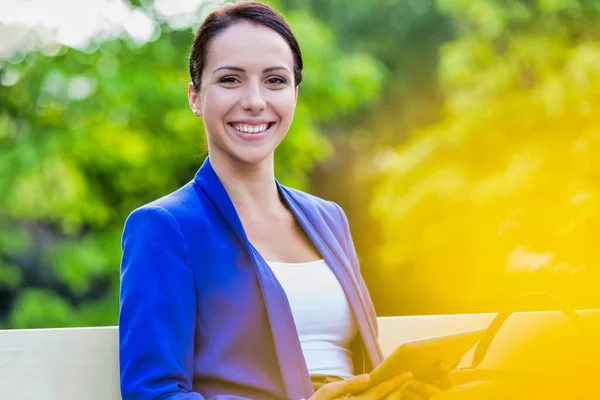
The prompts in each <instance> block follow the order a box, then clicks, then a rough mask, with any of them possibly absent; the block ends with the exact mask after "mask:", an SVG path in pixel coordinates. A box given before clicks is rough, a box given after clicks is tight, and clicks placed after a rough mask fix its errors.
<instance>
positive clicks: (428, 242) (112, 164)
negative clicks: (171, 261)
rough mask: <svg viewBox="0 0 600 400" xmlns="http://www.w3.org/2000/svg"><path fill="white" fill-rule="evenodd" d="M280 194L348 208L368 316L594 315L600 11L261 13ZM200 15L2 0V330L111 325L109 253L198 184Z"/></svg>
mask: <svg viewBox="0 0 600 400" xmlns="http://www.w3.org/2000/svg"><path fill="white" fill-rule="evenodd" d="M269 3H270V4H272V5H273V6H274V7H276V9H277V10H279V11H281V12H282V13H283V14H284V15H285V16H286V18H287V19H288V21H289V23H290V25H291V26H292V29H293V30H294V32H295V33H296V35H297V37H298V39H299V42H300V44H301V47H302V51H303V53H304V57H305V66H306V69H305V72H304V77H305V78H304V79H305V81H304V82H303V83H302V84H301V86H300V99H299V104H298V107H297V112H296V118H295V121H294V124H293V127H292V129H291V130H290V132H289V134H288V136H287V138H286V140H285V141H284V142H283V144H282V145H281V146H280V148H279V149H278V152H277V154H276V162H277V167H276V171H277V176H278V179H279V180H280V181H281V182H282V183H284V184H286V185H289V186H293V187H296V188H300V189H304V190H307V191H309V192H312V193H314V194H316V195H318V196H321V197H324V198H326V199H329V200H333V201H335V202H337V203H339V204H340V205H341V206H342V207H343V208H344V209H345V211H346V213H347V214H348V218H349V220H350V224H351V230H352V234H353V238H354V242H355V245H356V248H357V252H358V254H359V258H360V262H361V267H362V272H363V275H364V278H365V280H366V282H367V285H368V287H369V289H370V291H371V294H372V297H373V300H374V302H375V306H376V308H377V311H378V314H379V315H410V314H443V313H473V312H492V311H498V310H499V308H500V307H502V306H503V305H504V304H506V303H507V301H509V300H511V299H512V298H514V297H515V296H517V295H519V294H521V293H525V292H532V291H547V292H552V293H555V294H557V295H559V296H562V297H563V298H565V299H567V300H568V301H569V302H571V303H572V304H573V305H574V306H575V307H577V308H580V309H585V308H599V307H600V264H599V262H600V243H598V239H599V238H600V235H599V227H600V111H599V109H598V106H599V105H600V1H597V0H352V1H348V0H326V1H323V0H273V1H270V2H269ZM218 4H219V2H214V1H208V0H204V1H202V0H188V1H184V0H139V1H133V0H131V1H126V0H86V1H76V0H73V1H67V0H64V1H49V0H28V1H27V0H2V2H0V328H42V327H67V326H100V325H116V324H117V316H118V290H119V263H120V257H121V248H120V237H121V232H122V228H123V223H124V221H125V219H126V217H127V216H128V214H129V213H130V212H131V211H132V210H133V209H134V208H136V207H139V206H141V205H142V204H144V203H147V202H149V201H152V200H154V199H156V198H158V197H160V196H163V195H165V194H167V193H169V192H171V191H173V190H175V189H176V188H178V187H179V186H181V185H183V184H185V183H186V182H188V181H189V180H190V179H192V178H193V175H194V173H195V172H196V170H197V169H198V167H199V166H200V164H201V162H202V160H203V157H204V148H205V142H204V130H203V126H202V123H201V121H200V120H199V119H196V118H194V116H193V115H192V113H191V111H190V110H189V107H188V105H187V97H186V90H187V83H188V81H189V77H188V70H187V68H188V64H187V57H188V52H189V48H190V45H191V43H192V39H193V34H194V32H195V30H196V29H197V27H198V25H199V24H200V22H201V21H202V19H203V18H204V17H205V16H206V15H207V14H208V13H209V12H210V11H212V10H213V9H214V8H215V7H217V6H218Z"/></svg>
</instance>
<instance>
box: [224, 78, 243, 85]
mask: <svg viewBox="0 0 600 400" xmlns="http://www.w3.org/2000/svg"><path fill="white" fill-rule="evenodd" d="M238 82H239V79H238V78H236V77H235V76H224V77H223V78H221V79H219V83H222V84H225V85H234V84H236V83H238Z"/></svg>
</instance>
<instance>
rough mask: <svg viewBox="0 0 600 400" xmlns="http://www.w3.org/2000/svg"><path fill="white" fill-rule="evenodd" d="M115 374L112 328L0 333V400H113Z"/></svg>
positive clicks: (420, 331)
mask: <svg viewBox="0 0 600 400" xmlns="http://www.w3.org/2000/svg"><path fill="white" fill-rule="evenodd" d="M594 313H598V314H600V312H596V311H594ZM519 314H520V315H515V317H524V318H530V316H531V314H536V315H547V314H551V315H554V316H556V315H557V313H519ZM494 316H495V314H458V315H432V316H406V317H380V318H378V324H379V339H380V344H381V347H382V349H383V352H384V354H385V355H389V354H390V352H391V351H393V350H394V349H395V348H396V346H398V345H399V344H400V343H403V342H405V341H409V340H414V339H419V338H424V337H432V336H439V335H445V334H450V333H457V332H463V331H468V330H473V329H481V328H486V327H487V326H488V325H489V323H490V322H491V320H492V319H493V318H494ZM118 371H119V364H118V330H117V327H94V328H62V329H24V330H0V399H2V400H117V399H120V393H119V372H118Z"/></svg>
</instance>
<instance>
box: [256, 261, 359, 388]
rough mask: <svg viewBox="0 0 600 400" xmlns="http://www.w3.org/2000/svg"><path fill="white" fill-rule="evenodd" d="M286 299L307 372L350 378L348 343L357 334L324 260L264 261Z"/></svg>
mask: <svg viewBox="0 0 600 400" xmlns="http://www.w3.org/2000/svg"><path fill="white" fill-rule="evenodd" d="M267 264H268V265H269V267H271V270H272V271H273V273H274V274H275V277H276V278H277V280H279V283H280V284H281V286H282V287H283V290H284V291H285V294H286V296H287V299H288V302H289V303H290V308H291V310H292V316H293V317H294V323H295V324H296V329H297V330H298V336H299V337H300V345H301V347H302V353H303V354H304V359H305V360H306V365H307V367H308V372H309V373H310V374H311V375H312V374H325V375H334V376H339V377H343V378H347V377H351V376H352V375H353V374H354V369H353V364H352V352H351V351H350V342H352V340H353V339H354V337H355V336H356V333H357V327H356V322H355V320H354V316H353V315H352V311H351V310H350V306H349V304H348V300H347V299H346V295H345V294H344V291H343V289H342V286H341V285H340V283H339V282H338V280H337V278H336V277H335V275H334V274H333V271H331V268H329V265H327V263H326V262H325V260H317V261H311V262H305V263H281V262H272V261H268V262H267Z"/></svg>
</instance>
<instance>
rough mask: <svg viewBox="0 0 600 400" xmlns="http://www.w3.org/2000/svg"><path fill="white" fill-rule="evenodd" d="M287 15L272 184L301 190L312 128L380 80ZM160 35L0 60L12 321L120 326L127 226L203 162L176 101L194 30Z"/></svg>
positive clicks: (193, 122)
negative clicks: (282, 123) (295, 42)
mask: <svg viewBox="0 0 600 400" xmlns="http://www.w3.org/2000/svg"><path fill="white" fill-rule="evenodd" d="M134 3H135V4H134V5H136V6H142V7H148V6H147V5H146V3H147V2H144V1H142V2H134ZM289 21H290V23H291V25H292V26H293V28H294V29H295V30H296V32H297V35H298V38H299V41H300V44H301V46H302V48H303V51H304V54H305V56H306V64H307V69H306V72H305V77H306V83H304V84H302V85H301V87H300V97H299V102H298V106H297V111H296V118H295V120H294V124H293V127H292V129H291V130H290V132H289V134H288V137H287V138H286V140H284V142H283V143H282V145H281V146H280V149H279V150H278V152H277V154H276V162H277V164H278V166H277V171H278V178H279V179H280V181H282V182H283V183H285V184H289V185H292V186H296V187H300V188H301V187H304V186H305V185H306V175H307V171H308V170H309V169H310V168H311V167H312V166H313V165H314V164H315V162H317V161H318V160H321V159H323V158H324V157H325V156H327V155H328V154H329V153H330V145H329V142H328V140H327V139H326V138H325V136H324V135H323V132H322V131H321V130H320V128H319V126H320V124H322V123H324V122H326V121H328V120H333V119H334V118H337V117H339V116H343V115H346V114H347V113H349V112H352V111H353V110H354V109H355V108H356V107H358V106H360V105H363V104H365V103H368V102H371V101H373V100H374V98H375V97H376V95H377V93H378V89H379V87H380V85H381V81H382V76H383V72H382V68H381V66H380V65H379V64H378V63H377V62H376V61H375V60H374V59H373V58H371V57H369V56H366V55H362V54H353V53H348V52H344V51H342V50H341V49H340V48H339V46H338V44H337V43H336V40H335V37H334V35H333V34H332V32H331V31H330V30H329V29H328V28H327V27H326V26H325V25H323V24H322V23H320V22H318V21H317V20H316V19H314V17H312V16H311V14H309V13H306V12H301V11H298V12H293V13H290V15H289ZM161 29H162V33H161V35H160V37H158V38H157V39H156V40H155V41H152V42H149V43H146V44H144V45H141V46H138V45H133V44H132V43H130V42H129V41H127V40H126V39H117V40H112V41H109V42H104V43H96V44H94V48H93V49H91V50H89V51H87V50H86V51H80V50H75V49H68V48H61V49H60V51H59V52H58V53H57V54H56V55H54V56H46V55H44V54H42V53H41V52H35V53H30V54H25V55H20V56H18V59H17V60H13V61H2V62H0V78H2V79H1V81H2V82H4V84H5V86H4V87H2V88H1V90H0V149H1V152H0V288H5V289H4V290H9V293H10V296H11V297H12V298H14V300H13V302H12V304H11V305H9V306H10V308H9V309H8V311H9V313H8V315H6V316H5V321H4V322H5V323H8V324H9V326H10V327H13V328H26V327H27V328H32V327H51V326H81V325H83V326H88V325H114V324H116V323H117V312H118V289H119V288H118V284H119V261H120V254H121V250H120V235H121V230H122V227H123V223H124V220H125V218H126V217H127V215H128V214H129V212H131V211H132V210H133V209H134V208H136V207H138V206H140V205H142V204H144V203H146V202H149V201H151V200H153V199H155V198H158V197H160V196H163V195H165V194H167V193H169V192H170V191H172V190H174V189H176V188H177V187H179V186H181V185H182V184H184V183H185V182H187V181H189V180H190V179H191V178H192V177H193V174H194V172H195V171H196V169H197V168H198V167H199V165H200V163H201V161H202V158H203V157H204V148H205V142H204V141H205V136H204V128H203V126H202V123H201V121H200V120H198V119H196V118H194V116H193V115H192V113H191V111H190V110H189V107H188V104H187V97H186V91H187V84H188V81H189V78H188V76H187V55H188V52H189V47H190V45H191V42H192V39H193V32H192V31H190V30H189V29H186V30H172V29H171V28H169V27H168V26H167V25H165V24H163V25H161ZM315 32H318V33H319V36H320V37H319V38H317V40H315V37H314V36H313V35H314V33H315ZM325 55H327V57H324V56H325ZM22 271H27V274H23V273H22Z"/></svg>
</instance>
